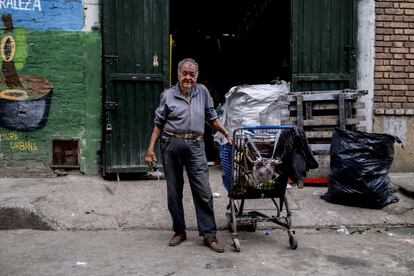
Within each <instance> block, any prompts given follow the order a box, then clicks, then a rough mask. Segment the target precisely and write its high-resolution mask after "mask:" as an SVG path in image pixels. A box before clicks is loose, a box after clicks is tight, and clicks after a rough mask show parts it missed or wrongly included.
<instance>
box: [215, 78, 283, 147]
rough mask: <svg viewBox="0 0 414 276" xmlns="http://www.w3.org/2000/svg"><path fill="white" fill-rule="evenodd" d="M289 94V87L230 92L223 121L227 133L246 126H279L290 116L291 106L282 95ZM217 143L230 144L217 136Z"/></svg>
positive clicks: (240, 88)
mask: <svg viewBox="0 0 414 276" xmlns="http://www.w3.org/2000/svg"><path fill="white" fill-rule="evenodd" d="M289 92H290V84H289V83H287V82H285V81H281V82H280V84H274V85H272V84H259V85H241V86H235V87H232V88H231V89H230V91H229V92H228V93H227V94H226V96H225V98H226V103H225V105H223V108H224V114H223V118H222V121H223V123H224V126H225V128H226V129H227V130H228V131H231V132H233V131H234V130H235V129H237V128H240V127H245V126H261V125H280V124H281V123H282V121H283V120H284V119H286V116H287V117H289V115H288V113H287V112H289V111H288V105H287V103H286V102H283V99H284V98H283V95H285V94H287V93H289ZM215 141H217V142H218V143H220V144H222V145H223V144H224V143H226V142H227V141H226V140H225V138H224V137H223V136H222V135H221V134H220V133H217V134H216V137H215Z"/></svg>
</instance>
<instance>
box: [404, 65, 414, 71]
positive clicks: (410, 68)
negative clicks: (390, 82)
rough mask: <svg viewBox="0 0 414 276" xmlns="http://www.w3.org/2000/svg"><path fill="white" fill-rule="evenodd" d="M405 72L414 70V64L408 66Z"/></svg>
mask: <svg viewBox="0 0 414 276" xmlns="http://www.w3.org/2000/svg"><path fill="white" fill-rule="evenodd" d="M405 72H414V66H406V67H405Z"/></svg>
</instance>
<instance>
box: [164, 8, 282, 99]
mask: <svg viewBox="0 0 414 276" xmlns="http://www.w3.org/2000/svg"><path fill="white" fill-rule="evenodd" d="M170 8H171V11H170V18H171V22H170V31H171V34H172V37H173V40H174V44H173V55H172V78H173V79H172V83H175V82H176V81H177V78H176V68H177V63H178V61H180V60H181V59H183V58H185V57H192V58H194V59H196V60H197V61H198V62H199V64H200V76H199V81H200V82H202V83H207V84H208V86H209V87H214V88H213V89H214V90H215V94H216V95H215V96H216V97H215V101H216V103H219V102H224V94H225V93H227V92H228V90H229V89H230V88H231V87H232V86H235V85H241V84H263V83H270V82H271V81H272V80H275V79H278V78H279V79H283V80H286V81H290V1H289V0H282V1H271V0H220V1H218V0H202V1H189V0H171V1H170Z"/></svg>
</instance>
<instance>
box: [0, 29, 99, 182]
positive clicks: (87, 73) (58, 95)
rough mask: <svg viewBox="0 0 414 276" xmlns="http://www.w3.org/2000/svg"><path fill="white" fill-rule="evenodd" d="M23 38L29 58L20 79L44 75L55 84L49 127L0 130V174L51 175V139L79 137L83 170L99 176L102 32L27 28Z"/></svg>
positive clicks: (20, 70)
mask: <svg viewBox="0 0 414 276" xmlns="http://www.w3.org/2000/svg"><path fill="white" fill-rule="evenodd" d="M25 38H26V39H25V40H26V42H25V45H24V46H25V47H24V49H25V51H26V53H25V56H26V60H25V61H24V62H23V64H22V65H19V67H18V68H17V69H18V75H19V76H20V77H22V76H41V77H43V78H46V79H47V80H49V81H50V82H51V83H52V85H53V94H52V98H51V104H50V112H49V116H48V120H47V123H46V125H45V126H44V127H43V128H41V129H38V130H35V131H30V132H21V131H13V130H8V129H5V128H0V173H2V174H3V175H5V174H12V175H13V174H19V173H27V172H35V173H38V172H51V168H50V166H51V163H52V140H53V139H56V138H63V139H70V138H77V139H79V140H80V156H79V157H80V159H79V162H80V170H81V171H82V172H84V173H86V174H97V173H98V172H99V164H98V160H99V157H98V156H99V154H98V151H99V150H100V147H101V105H102V99H101V71H102V70H101V34H100V33H97V32H56V31H53V32H52V31H46V32H39V31H29V30H26V32H25ZM20 40H21V39H20ZM20 40H19V41H20ZM19 43H21V42H19ZM22 48H23V47H22ZM19 62H21V61H20V60H19Z"/></svg>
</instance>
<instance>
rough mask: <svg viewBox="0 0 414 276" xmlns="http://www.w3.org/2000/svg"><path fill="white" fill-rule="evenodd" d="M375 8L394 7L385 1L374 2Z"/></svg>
mask: <svg viewBox="0 0 414 276" xmlns="http://www.w3.org/2000/svg"><path fill="white" fill-rule="evenodd" d="M375 2H376V3H375V6H376V7H378V8H392V7H393V6H394V5H393V4H392V3H390V2H385V1H375Z"/></svg>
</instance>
